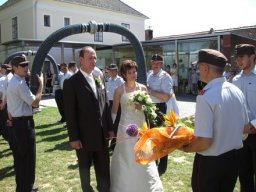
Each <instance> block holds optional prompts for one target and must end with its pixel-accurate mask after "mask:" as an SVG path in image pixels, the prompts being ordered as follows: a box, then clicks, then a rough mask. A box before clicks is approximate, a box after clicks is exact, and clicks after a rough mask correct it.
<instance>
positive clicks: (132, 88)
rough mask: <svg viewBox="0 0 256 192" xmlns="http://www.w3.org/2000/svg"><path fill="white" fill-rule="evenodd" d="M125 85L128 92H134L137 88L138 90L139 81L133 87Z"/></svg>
mask: <svg viewBox="0 0 256 192" xmlns="http://www.w3.org/2000/svg"><path fill="white" fill-rule="evenodd" d="M125 87H126V90H127V91H128V92H132V91H135V90H136V88H137V83H135V85H134V86H133V87H129V86H128V85H127V84H126V85H125Z"/></svg>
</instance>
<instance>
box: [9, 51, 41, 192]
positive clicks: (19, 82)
mask: <svg viewBox="0 0 256 192" xmlns="http://www.w3.org/2000/svg"><path fill="white" fill-rule="evenodd" d="M28 63H29V61H27V59H26V56H25V55H23V54H22V55H19V56H16V57H14V58H13V59H12V61H11V65H12V69H13V72H14V75H13V77H12V78H11V80H10V81H9V83H8V87H7V109H8V113H9V121H11V122H12V131H13V141H12V142H13V157H14V169H15V174H16V191H18V192H20V191H28V192H30V191H37V188H34V181H35V163H36V142H35V125H34V120H33V116H32V113H33V110H32V107H38V105H39V101H40V100H41V96H42V87H43V78H42V75H41V77H38V80H39V87H38V90H37V92H36V94H35V95H33V94H32V92H31V91H30V89H29V87H28V85H27V84H26V81H25V77H26V76H27V74H28Z"/></svg>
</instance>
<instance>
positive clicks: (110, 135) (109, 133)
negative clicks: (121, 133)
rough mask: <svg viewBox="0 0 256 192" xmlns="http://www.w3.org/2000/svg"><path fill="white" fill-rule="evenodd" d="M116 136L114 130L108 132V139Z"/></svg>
mask: <svg viewBox="0 0 256 192" xmlns="http://www.w3.org/2000/svg"><path fill="white" fill-rule="evenodd" d="M114 137H115V133H114V131H109V132H108V139H110V140H112V139H113V138H114Z"/></svg>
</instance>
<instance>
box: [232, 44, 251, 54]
mask: <svg viewBox="0 0 256 192" xmlns="http://www.w3.org/2000/svg"><path fill="white" fill-rule="evenodd" d="M252 54H255V46H254V45H251V44H239V45H236V46H235V56H237V55H252Z"/></svg>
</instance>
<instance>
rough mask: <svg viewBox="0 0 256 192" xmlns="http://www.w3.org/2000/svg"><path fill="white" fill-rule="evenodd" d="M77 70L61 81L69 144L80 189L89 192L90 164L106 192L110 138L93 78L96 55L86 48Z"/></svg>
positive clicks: (99, 86)
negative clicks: (77, 171)
mask: <svg viewBox="0 0 256 192" xmlns="http://www.w3.org/2000/svg"><path fill="white" fill-rule="evenodd" d="M79 58H80V63H81V69H80V70H79V71H78V72H77V73H76V74H74V75H73V76H72V77H70V78H69V79H68V80H66V81H65V82H64V89H63V91H64V101H65V102H64V103H65V107H64V108H65V114H66V120H67V127H68V135H69V141H70V145H71V147H72V148H73V149H75V150H76V154H77V158H78V164H79V173H80V180H81V186H82V190H83V191H86V192H91V191H93V188H92V187H91V185H90V168H91V165H92V163H93V165H94V169H95V174H96V180H97V189H98V191H99V192H109V188H110V174H109V169H110V168H109V154H108V140H107V139H109V138H110V139H111V138H112V137H113V136H114V132H113V131H112V130H113V123H112V119H111V115H110V114H111V113H110V109H109V106H108V100H107V97H106V91H105V86H104V84H103V80H102V79H101V77H94V76H93V75H92V71H93V69H94V67H95V65H96V60H97V56H96V52H95V50H94V49H93V48H92V47H90V46H86V47H84V48H82V50H81V51H80V54H79Z"/></svg>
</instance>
